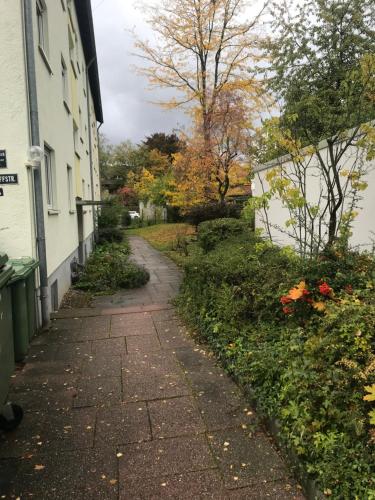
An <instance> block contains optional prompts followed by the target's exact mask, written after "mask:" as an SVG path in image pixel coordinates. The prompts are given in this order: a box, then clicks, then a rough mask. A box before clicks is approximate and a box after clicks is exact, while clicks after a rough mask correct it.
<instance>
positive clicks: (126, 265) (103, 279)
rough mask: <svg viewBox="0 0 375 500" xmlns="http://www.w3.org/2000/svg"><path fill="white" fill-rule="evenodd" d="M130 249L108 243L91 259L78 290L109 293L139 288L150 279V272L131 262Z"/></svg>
mask: <svg viewBox="0 0 375 500" xmlns="http://www.w3.org/2000/svg"><path fill="white" fill-rule="evenodd" d="M129 256H130V247H129V244H128V243H127V242H126V241H125V242H123V243H121V244H116V243H112V244H110V243H106V244H104V245H100V246H98V247H97V248H96V249H95V251H94V252H93V254H92V255H91V256H90V257H89V259H88V261H87V263H86V265H85V269H84V272H83V274H82V276H81V278H80V280H79V282H78V283H77V284H76V285H75V287H76V288H78V289H81V290H85V291H87V292H91V293H109V292H113V291H116V290H118V289H121V288H137V287H140V286H142V285H145V284H146V283H147V282H148V280H149V279H150V274H149V272H148V271H147V270H146V269H145V268H143V267H140V266H138V265H137V264H135V263H134V262H131V261H130V260H129Z"/></svg>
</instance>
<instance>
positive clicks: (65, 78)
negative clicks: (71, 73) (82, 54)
mask: <svg viewBox="0 0 375 500" xmlns="http://www.w3.org/2000/svg"><path fill="white" fill-rule="evenodd" d="M61 78H62V90H63V99H64V103H65V104H66V105H68V102H69V85H68V70H67V69H66V64H65V61H64V59H63V58H61Z"/></svg>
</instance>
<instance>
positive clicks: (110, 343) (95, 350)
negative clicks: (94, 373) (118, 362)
mask: <svg viewBox="0 0 375 500" xmlns="http://www.w3.org/2000/svg"><path fill="white" fill-rule="evenodd" d="M122 353H126V344H125V339H124V338H116V339H102V340H94V341H93V343H92V354H93V355H100V356H107V355H108V356H111V355H112V354H122Z"/></svg>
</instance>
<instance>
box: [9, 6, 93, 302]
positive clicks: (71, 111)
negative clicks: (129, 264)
mask: <svg viewBox="0 0 375 500" xmlns="http://www.w3.org/2000/svg"><path fill="white" fill-rule="evenodd" d="M44 1H45V5H46V9H47V10H46V12H47V24H48V44H47V50H46V51H45V52H42V51H41V50H40V47H39V43H38V27H37V15H36V0H33V4H34V8H33V14H34V18H33V23H34V51H35V64H36V79H37V93H38V112H39V128H40V146H41V147H42V148H43V147H44V146H45V145H47V146H48V147H49V148H50V149H51V150H52V152H53V154H52V157H53V163H54V172H55V178H54V184H55V193H56V202H55V203H54V206H53V210H51V209H48V207H47V200H46V175H45V168H44V165H42V180H43V191H44V213H45V227H46V246H47V268H48V276H49V278H50V281H51V280H53V279H54V277H55V276H60V275H61V270H59V269H60V268H61V269H62V268H64V269H66V272H68V266H67V265H66V260H67V259H68V257H69V256H71V255H73V254H76V253H77V252H76V251H77V248H78V244H79V237H78V221H77V210H76V207H75V198H76V197H79V198H81V199H84V200H90V199H91V198H92V193H91V176H90V152H89V134H91V141H92V163H93V167H94V191H95V195H94V199H96V200H99V199H100V183H99V159H98V138H97V121H96V116H95V109H94V102H93V99H92V96H91V92H90V88H89V87H88V88H87V82H86V62H85V57H84V52H83V46H82V42H81V37H80V32H79V26H78V20H77V16H76V12H75V8H74V2H73V1H71V2H69V1H67V0H44ZM68 6H69V7H68ZM69 32H70V33H71V35H72V38H73V40H74V43H75V46H74V50H73V51H70V47H69ZM23 38H24V36H23V17H22V1H21V0H1V1H0V47H1V50H0V63H1V66H0V68H1V71H0V149H6V150H7V156H8V169H6V170H5V169H0V174H5V173H17V174H18V175H19V184H18V185H17V186H4V187H3V189H4V193H5V196H4V197H0V229H1V228H5V229H4V230H0V251H6V252H7V253H8V254H9V256H10V257H12V258H19V257H22V256H26V255H31V256H33V257H35V256H36V240H35V228H34V208H33V186H32V176H31V172H30V169H29V170H28V169H27V168H26V166H25V164H26V163H27V151H28V148H29V146H30V138H29V110H28V101H27V99H28V98H27V95H28V94H27V82H26V64H25V50H24V40H23ZM71 55H72V58H73V63H72V62H71ZM62 58H63V60H64V62H65V65H66V68H67V73H68V75H67V76H68V79H67V80H68V97H67V99H66V100H67V105H68V106H65V105H64V92H63V79H62V65H61V60H62ZM73 67H74V70H73ZM87 94H88V99H89V103H90V114H91V117H90V122H91V123H88V110H87ZM73 121H75V123H76V125H77V126H78V134H77V136H76V139H77V140H76V144H77V145H78V146H76V147H75V145H74V130H73ZM68 166H70V167H71V168H72V178H73V193H72V200H73V203H72V205H71V206H70V204H69V190H68V173H67V167H68ZM93 210H94V208H93V207H92V206H87V207H84V211H83V213H84V215H83V220H84V223H83V235H82V236H83V239H84V240H85V241H86V240H88V239H89V238H91V235H92V233H93V230H94V225H93ZM88 249H89V250H90V249H91V245H89V246H88ZM60 281H61V284H62V288H60V283H59V300H60V299H61V298H62V295H63V293H65V292H66V290H67V284H68V282H69V280H67V279H65V278H64V280H59V282H60ZM50 284H51V283H50Z"/></svg>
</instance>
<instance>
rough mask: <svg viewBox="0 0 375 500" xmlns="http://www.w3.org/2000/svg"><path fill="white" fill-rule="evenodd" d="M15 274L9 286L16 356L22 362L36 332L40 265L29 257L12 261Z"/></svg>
mask: <svg viewBox="0 0 375 500" xmlns="http://www.w3.org/2000/svg"><path fill="white" fill-rule="evenodd" d="M10 264H11V265H12V267H13V269H14V271H15V273H14V275H13V276H12V279H11V280H10V283H9V286H10V288H11V291H12V311H13V335H14V355H15V359H16V361H17V362H18V361H22V360H23V359H24V357H25V356H26V354H27V351H28V349H29V345H30V341H31V339H32V338H33V336H34V334H35V332H36V303H35V270H36V269H37V267H38V265H39V263H38V262H37V261H36V260H34V259H32V258H29V257H24V258H23V259H13V260H11V261H10Z"/></svg>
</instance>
